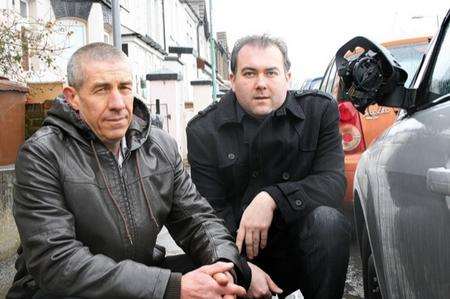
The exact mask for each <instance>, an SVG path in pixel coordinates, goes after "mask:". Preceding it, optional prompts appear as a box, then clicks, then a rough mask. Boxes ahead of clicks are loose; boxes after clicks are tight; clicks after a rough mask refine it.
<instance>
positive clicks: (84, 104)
mask: <svg viewBox="0 0 450 299" xmlns="http://www.w3.org/2000/svg"><path fill="white" fill-rule="evenodd" d="M82 70H83V79H84V80H83V84H82V86H81V87H79V88H78V90H77V89H75V88H73V87H66V88H65V89H64V95H65V97H66V99H67V100H68V102H69V104H70V105H71V106H72V107H73V108H74V109H75V110H78V111H79V113H80V116H81V118H82V119H83V120H84V121H85V122H86V123H87V124H88V126H89V127H90V129H91V130H92V131H93V132H94V133H95V135H97V137H98V138H99V139H100V140H101V141H102V142H103V143H104V144H105V145H107V146H108V145H115V144H118V143H119V142H120V140H121V139H122V137H123V136H125V133H126V131H127V129H128V127H129V125H130V123H131V120H132V115H133V95H132V90H133V83H132V75H131V70H130V67H129V66H128V65H127V63H126V62H123V61H120V60H111V61H85V62H84V64H83V67H82Z"/></svg>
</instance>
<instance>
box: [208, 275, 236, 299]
mask: <svg viewBox="0 0 450 299" xmlns="http://www.w3.org/2000/svg"><path fill="white" fill-rule="evenodd" d="M213 278H214V279H215V281H216V282H217V283H218V284H220V285H221V286H226V285H227V284H228V283H234V278H233V275H231V273H230V272H225V273H222V272H221V273H216V274H214V275H213ZM241 297H242V296H241ZM223 299H236V296H235V295H225V296H223Z"/></svg>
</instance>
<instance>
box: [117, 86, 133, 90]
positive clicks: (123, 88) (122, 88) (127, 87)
mask: <svg viewBox="0 0 450 299" xmlns="http://www.w3.org/2000/svg"><path fill="white" fill-rule="evenodd" d="M120 90H122V91H124V92H131V91H132V90H133V88H132V87H131V85H122V86H121V87H120Z"/></svg>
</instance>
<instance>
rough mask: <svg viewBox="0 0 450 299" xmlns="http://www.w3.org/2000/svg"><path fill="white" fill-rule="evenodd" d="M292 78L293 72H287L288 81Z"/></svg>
mask: <svg viewBox="0 0 450 299" xmlns="http://www.w3.org/2000/svg"><path fill="white" fill-rule="evenodd" d="M291 78H292V73H291V72H286V81H287V82H288V83H289V82H291Z"/></svg>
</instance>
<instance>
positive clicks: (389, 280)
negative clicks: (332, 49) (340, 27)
mask: <svg viewBox="0 0 450 299" xmlns="http://www.w3.org/2000/svg"><path fill="white" fill-rule="evenodd" d="M449 21H450V11H449V12H448V13H447V16H446V18H445V19H444V21H443V23H442V26H441V28H440V30H439V33H438V35H437V36H436V37H435V38H434V40H433V41H432V43H431V44H430V47H429V50H428V53H427V54H426V55H425V56H424V59H423V60H422V64H421V67H420V68H419V70H418V72H417V73H416V75H415V76H414V78H413V80H412V83H411V85H410V87H409V88H405V87H404V86H403V83H404V82H405V81H406V75H405V72H404V71H403V70H402V69H401V67H400V65H398V64H397V62H396V61H395V59H394V58H393V57H392V56H391V55H390V54H389V53H388V51H387V50H385V49H383V48H382V47H379V46H377V45H375V44H374V43H372V42H370V41H369V40H367V39H364V38H361V37H358V38H355V39H354V40H351V41H350V42H349V43H347V44H346V45H344V46H343V47H342V48H341V49H340V50H339V51H338V53H337V54H336V62H337V67H338V69H339V74H340V76H341V84H342V85H343V86H344V93H345V95H344V97H347V99H348V100H350V101H352V103H353V104H354V106H355V107H356V108H357V109H358V110H360V111H363V110H364V109H365V107H367V105H369V104H371V103H374V102H375V103H378V104H380V105H384V106H390V107H398V108H401V110H400V113H399V115H398V118H397V120H396V122H395V123H394V124H393V125H392V127H390V128H388V129H387V130H386V131H385V132H384V133H383V134H382V135H380V137H379V138H378V139H377V140H376V141H375V142H374V143H373V144H372V146H371V147H370V148H369V149H368V150H367V151H366V152H365V153H364V154H363V155H362V158H361V160H360V161H359V164H358V167H357V171H356V174H355V181H354V198H355V203H354V212H355V222H356V230H357V237H358V241H359V245H360V249H361V257H362V263H363V272H364V273H363V274H364V289H365V298H417V299H422V298H445V299H447V298H450V29H449ZM356 47H359V48H362V49H364V51H363V54H361V55H360V56H359V57H358V58H357V59H355V60H354V61H348V60H345V58H343V57H344V54H345V52H347V51H348V50H356Z"/></svg>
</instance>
